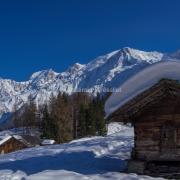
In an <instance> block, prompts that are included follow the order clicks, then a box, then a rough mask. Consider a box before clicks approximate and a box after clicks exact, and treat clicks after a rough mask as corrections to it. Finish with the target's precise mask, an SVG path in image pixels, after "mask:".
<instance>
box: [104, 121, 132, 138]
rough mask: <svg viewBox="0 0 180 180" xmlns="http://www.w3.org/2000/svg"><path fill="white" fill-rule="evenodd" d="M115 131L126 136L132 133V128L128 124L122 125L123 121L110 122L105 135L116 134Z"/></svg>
mask: <svg viewBox="0 0 180 180" xmlns="http://www.w3.org/2000/svg"><path fill="white" fill-rule="evenodd" d="M127 132H128V133H127ZM116 133H118V134H122V135H126V136H133V135H134V134H133V128H132V127H131V125H130V124H127V125H124V124H123V123H120V122H113V123H110V124H109V125H108V131H107V135H116ZM126 133H127V134H126Z"/></svg>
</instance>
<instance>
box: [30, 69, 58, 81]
mask: <svg viewBox="0 0 180 180" xmlns="http://www.w3.org/2000/svg"><path fill="white" fill-rule="evenodd" d="M56 75H58V73H56V72H55V71H53V70H52V69H48V70H43V71H38V72H35V73H33V74H32V75H31V77H30V80H35V79H41V78H45V77H47V76H48V77H55V76H56Z"/></svg>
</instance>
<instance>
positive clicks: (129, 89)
mask: <svg viewBox="0 0 180 180" xmlns="http://www.w3.org/2000/svg"><path fill="white" fill-rule="evenodd" d="M163 78H167V79H173V80H180V62H179V61H161V62H159V63H156V64H153V65H151V66H149V67H147V68H146V69H144V70H142V71H141V72H139V73H137V74H136V75H134V76H133V77H131V78H130V79H128V80H127V81H126V82H125V83H124V84H122V85H121V86H120V87H119V90H120V91H119V92H114V93H113V94H112V95H111V96H110V97H109V98H108V100H107V101H106V104H105V112H106V117H108V116H109V115H110V114H112V113H113V112H115V111H116V110H117V109H118V108H120V107H121V106H122V105H124V104H125V103H127V102H128V101H129V100H131V99H132V98H134V97H135V96H137V95H139V94H140V93H142V92H143V91H145V90H147V89H148V88H150V87H152V86H153V85H155V84H156V83H157V82H158V81H159V80H161V79H163Z"/></svg>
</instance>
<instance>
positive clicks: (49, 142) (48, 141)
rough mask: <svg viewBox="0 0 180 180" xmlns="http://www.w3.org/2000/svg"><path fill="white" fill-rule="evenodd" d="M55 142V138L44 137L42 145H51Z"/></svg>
mask: <svg viewBox="0 0 180 180" xmlns="http://www.w3.org/2000/svg"><path fill="white" fill-rule="evenodd" d="M54 143H55V140H53V139H44V140H43V141H42V143H41V144H42V145H50V144H54Z"/></svg>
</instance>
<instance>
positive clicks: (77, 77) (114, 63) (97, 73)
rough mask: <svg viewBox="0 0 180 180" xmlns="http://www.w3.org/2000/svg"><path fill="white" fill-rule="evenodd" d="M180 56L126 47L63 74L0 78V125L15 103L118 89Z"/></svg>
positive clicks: (77, 64) (35, 74)
mask: <svg viewBox="0 0 180 180" xmlns="http://www.w3.org/2000/svg"><path fill="white" fill-rule="evenodd" d="M178 57H180V55H179V53H178V52H177V53H173V54H172V55H170V54H169V55H168V54H163V53H159V52H144V51H140V50H136V49H132V48H123V49H120V50H117V51H114V52H111V53H109V54H106V55H104V56H99V57H97V58H96V59H95V60H93V61H91V62H90V63H88V64H85V65H82V64H79V63H76V64H74V65H73V66H72V67H69V68H68V69H67V71H65V72H62V73H56V72H54V71H53V70H52V69H50V70H44V71H39V72H36V73H34V74H32V76H31V77H30V79H29V80H28V81H25V82H16V81H13V80H9V79H0V117H1V119H0V122H2V121H5V120H6V119H7V118H8V117H9V112H12V111H13V105H14V103H15V102H16V103H17V104H18V107H19V108H20V107H21V106H22V105H23V104H24V103H25V102H27V100H28V97H29V96H30V95H31V97H33V98H34V99H35V101H36V103H37V104H40V103H43V102H45V101H47V100H48V99H49V97H50V95H51V93H53V94H55V95H56V94H57V93H58V92H59V91H65V92H68V93H72V92H76V91H81V90H84V89H86V90H89V91H92V92H93V93H95V92H97V91H100V92H101V91H104V89H105V90H106V89H107V88H116V87H119V86H120V85H121V84H122V83H123V82H124V81H126V80H127V79H128V78H129V77H131V76H133V75H135V74H136V73H137V72H139V71H141V70H142V69H144V68H145V67H147V66H149V65H150V64H153V63H157V62H159V61H164V60H167V59H172V58H176V59H177V58H178Z"/></svg>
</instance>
